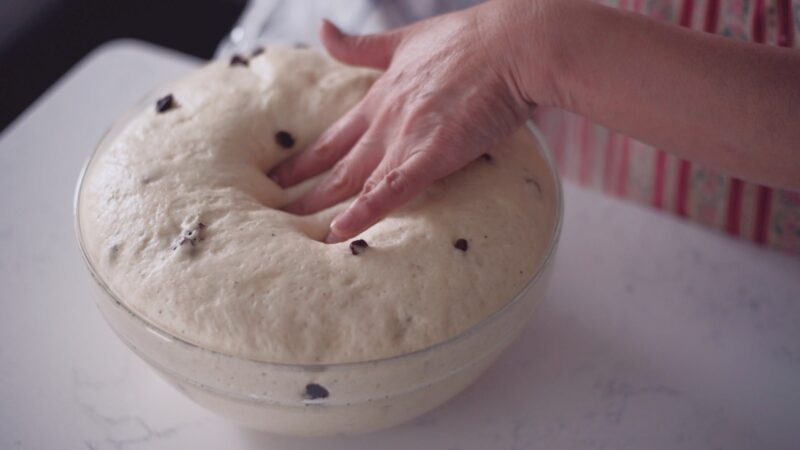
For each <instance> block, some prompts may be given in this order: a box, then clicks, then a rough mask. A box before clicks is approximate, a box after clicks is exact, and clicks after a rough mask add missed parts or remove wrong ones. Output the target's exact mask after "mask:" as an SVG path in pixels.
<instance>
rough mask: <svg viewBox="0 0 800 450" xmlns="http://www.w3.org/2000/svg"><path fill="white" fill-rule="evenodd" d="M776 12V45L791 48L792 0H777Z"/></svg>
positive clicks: (792, 42)
mask: <svg viewBox="0 0 800 450" xmlns="http://www.w3.org/2000/svg"><path fill="white" fill-rule="evenodd" d="M777 1H778V4H777V10H778V45H779V46H781V47H791V46H792V45H793V44H794V26H793V25H792V0H777Z"/></svg>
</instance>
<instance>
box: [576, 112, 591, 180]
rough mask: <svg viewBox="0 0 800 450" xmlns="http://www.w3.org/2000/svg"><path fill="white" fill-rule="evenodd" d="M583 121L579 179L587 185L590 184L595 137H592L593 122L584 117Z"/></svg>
mask: <svg viewBox="0 0 800 450" xmlns="http://www.w3.org/2000/svg"><path fill="white" fill-rule="evenodd" d="M581 122H583V123H582V124H581V152H580V161H578V164H579V165H578V180H579V182H580V184H582V185H584V186H586V185H587V184H589V174H590V171H589V169H591V164H590V161H589V157H590V156H591V155H590V153H589V152H590V151H591V147H592V144H593V141H594V139H592V131H593V130H592V124H591V123H590V122H589V121H588V120H584V119H582V120H581Z"/></svg>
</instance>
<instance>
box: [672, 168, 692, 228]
mask: <svg viewBox="0 0 800 450" xmlns="http://www.w3.org/2000/svg"><path fill="white" fill-rule="evenodd" d="M691 172H692V164H691V163H690V162H689V161H685V160H683V159H682V160H681V161H680V163H679V164H678V192H677V193H676V195H675V196H676V198H677V204H676V205H675V212H676V213H677V214H678V215H679V216H681V217H686V216H688V215H689V206H688V205H689V174H691Z"/></svg>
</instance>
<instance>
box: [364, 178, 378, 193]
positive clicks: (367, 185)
mask: <svg viewBox="0 0 800 450" xmlns="http://www.w3.org/2000/svg"><path fill="white" fill-rule="evenodd" d="M378 182H379V180H377V179H375V178H374V177H372V178H370V179H368V180H367V181H365V182H364V187H363V188H362V190H361V192H363V193H364V194H366V193H368V192H370V191H372V190H373V189H375V186H377V185H378Z"/></svg>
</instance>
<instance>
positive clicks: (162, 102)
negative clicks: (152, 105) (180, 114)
mask: <svg viewBox="0 0 800 450" xmlns="http://www.w3.org/2000/svg"><path fill="white" fill-rule="evenodd" d="M174 107H175V97H173V96H172V94H167V95H165V96H163V97H161V98H160V99H158V100H156V112H159V113H163V112H165V111H169V110H170V109H172V108H174Z"/></svg>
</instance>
